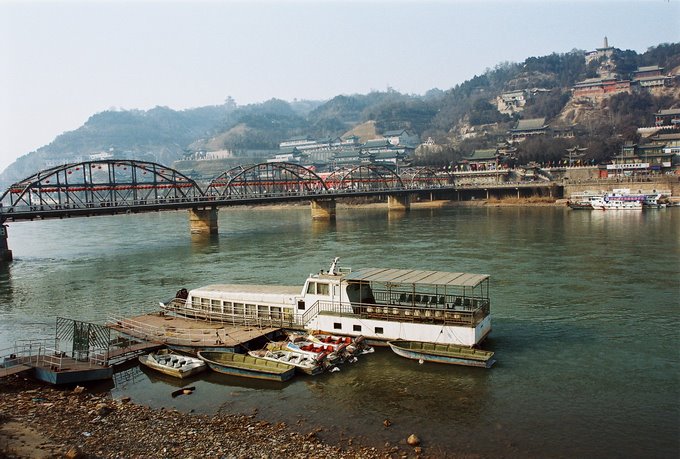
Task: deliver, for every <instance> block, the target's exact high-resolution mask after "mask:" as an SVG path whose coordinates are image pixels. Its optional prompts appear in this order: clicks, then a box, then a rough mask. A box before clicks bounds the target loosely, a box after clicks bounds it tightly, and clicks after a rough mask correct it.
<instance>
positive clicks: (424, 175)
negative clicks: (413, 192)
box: [400, 167, 454, 189]
mask: <svg viewBox="0 0 680 459" xmlns="http://www.w3.org/2000/svg"><path fill="white" fill-rule="evenodd" d="M400 176H401V179H402V180H403V181H404V183H405V185H406V186H407V187H408V188H417V189H420V188H442V187H451V186H453V185H454V177H453V175H452V174H450V173H449V172H448V171H438V170H436V169H432V168H431V167H410V168H408V169H404V170H402V172H401V174H400Z"/></svg>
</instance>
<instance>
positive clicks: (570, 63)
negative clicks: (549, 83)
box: [524, 49, 586, 89]
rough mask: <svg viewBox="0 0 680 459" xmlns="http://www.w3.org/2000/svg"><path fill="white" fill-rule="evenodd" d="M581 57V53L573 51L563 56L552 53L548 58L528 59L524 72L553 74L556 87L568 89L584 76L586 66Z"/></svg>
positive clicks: (525, 62)
mask: <svg viewBox="0 0 680 459" xmlns="http://www.w3.org/2000/svg"><path fill="white" fill-rule="evenodd" d="M583 55H584V53H583V51H580V50H576V49H574V50H572V51H570V52H568V53H564V54H558V53H552V54H550V55H548V56H542V57H530V58H528V59H526V60H525V61H524V70H525V71H527V72H532V71H533V72H541V73H550V74H554V75H556V80H555V82H556V85H558V86H561V87H570V86H572V85H573V84H574V83H575V82H577V81H578V80H580V79H582V78H583V77H584V76H585V71H586V64H585V59H584V58H583ZM548 89H550V88H548Z"/></svg>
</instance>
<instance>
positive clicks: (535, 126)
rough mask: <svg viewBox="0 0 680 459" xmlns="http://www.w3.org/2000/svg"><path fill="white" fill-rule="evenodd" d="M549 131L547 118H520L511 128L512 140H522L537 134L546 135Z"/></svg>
mask: <svg viewBox="0 0 680 459" xmlns="http://www.w3.org/2000/svg"><path fill="white" fill-rule="evenodd" d="M547 132H548V125H547V124H545V118H532V119H528V120H519V121H518V122H517V124H516V125H515V127H514V128H512V129H510V141H511V142H521V141H522V140H524V139H526V138H527V137H533V136H535V135H544V134H546V133H547Z"/></svg>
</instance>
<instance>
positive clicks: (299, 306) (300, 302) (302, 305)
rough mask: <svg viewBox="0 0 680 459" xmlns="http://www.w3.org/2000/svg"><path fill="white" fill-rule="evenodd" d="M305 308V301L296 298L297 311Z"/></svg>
mask: <svg viewBox="0 0 680 459" xmlns="http://www.w3.org/2000/svg"><path fill="white" fill-rule="evenodd" d="M304 310H305V302H304V301H303V300H298V311H304Z"/></svg>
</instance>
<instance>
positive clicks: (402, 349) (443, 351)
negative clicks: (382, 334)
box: [387, 341, 496, 368]
mask: <svg viewBox="0 0 680 459" xmlns="http://www.w3.org/2000/svg"><path fill="white" fill-rule="evenodd" d="M387 344H388V345H389V346H390V348H391V349H392V351H393V352H394V353H395V354H397V355H399V356H401V357H405V358H407V359H411V360H418V361H420V360H422V361H424V362H435V363H445V364H449V365H464V366H471V367H481V368H490V367H491V366H492V365H493V364H494V363H496V360H495V359H494V358H493V352H489V351H481V350H478V349H470V348H466V347H462V346H451V345H435V344H432V343H419V342H415V341H402V342H400V341H394V342H393V341H389V342H388V343H387Z"/></svg>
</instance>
